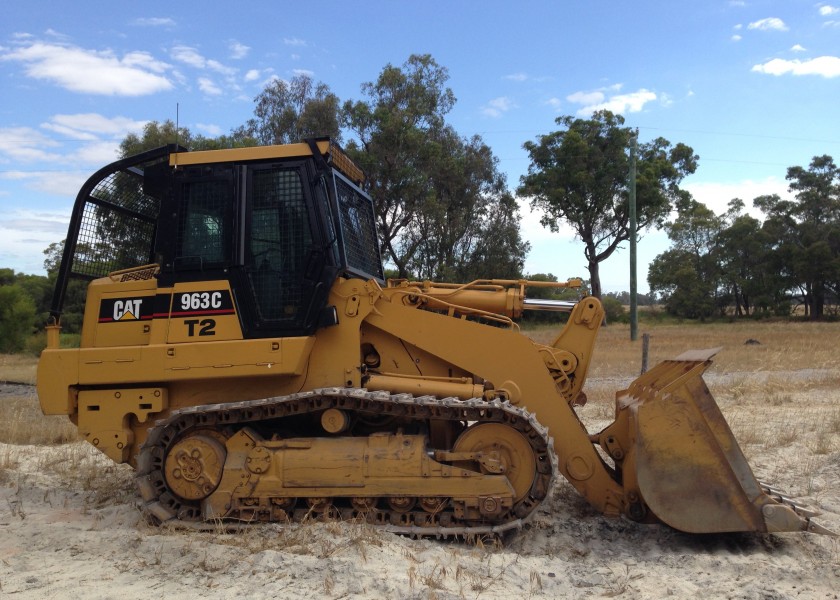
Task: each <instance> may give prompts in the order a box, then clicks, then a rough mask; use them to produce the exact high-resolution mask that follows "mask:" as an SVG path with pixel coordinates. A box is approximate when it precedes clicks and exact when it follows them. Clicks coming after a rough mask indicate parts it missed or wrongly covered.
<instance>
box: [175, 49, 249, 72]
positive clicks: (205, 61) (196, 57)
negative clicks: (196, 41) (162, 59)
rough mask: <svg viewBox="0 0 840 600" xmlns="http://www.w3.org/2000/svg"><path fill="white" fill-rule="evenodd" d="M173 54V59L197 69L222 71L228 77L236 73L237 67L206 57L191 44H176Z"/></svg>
mask: <svg viewBox="0 0 840 600" xmlns="http://www.w3.org/2000/svg"><path fill="white" fill-rule="evenodd" d="M171 56H172V58H173V60H177V61H178V62H182V63H184V64H186V65H189V66H191V67H195V68H196V69H201V70H204V69H209V70H211V71H215V72H216V73H221V74H222V75H225V76H226V77H231V76H233V75H234V74H235V73H236V69H234V68H232V67H228V66H225V65H223V64H222V63H220V62H219V61H217V60H213V59H212V58H205V57H204V56H202V55H201V54H200V53H199V52H198V50H196V49H195V48H193V47H191V46H175V47H174V48H172V51H171Z"/></svg>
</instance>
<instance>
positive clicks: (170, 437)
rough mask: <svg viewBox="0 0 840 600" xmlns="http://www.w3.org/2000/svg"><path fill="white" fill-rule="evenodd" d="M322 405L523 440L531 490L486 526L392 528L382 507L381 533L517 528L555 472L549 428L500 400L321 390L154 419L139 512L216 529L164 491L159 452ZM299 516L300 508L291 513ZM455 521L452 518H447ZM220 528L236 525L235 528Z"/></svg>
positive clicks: (142, 460)
mask: <svg viewBox="0 0 840 600" xmlns="http://www.w3.org/2000/svg"><path fill="white" fill-rule="evenodd" d="M328 408H340V409H343V410H349V411H357V412H362V413H367V414H374V415H380V416H399V417H410V418H411V417H413V418H417V419H421V420H424V419H429V418H432V419H441V420H458V421H469V422H482V423H503V424H505V425H508V426H510V427H512V428H514V429H515V430H517V431H519V432H520V433H521V434H522V435H523V436H524V437H525V439H527V440H528V441H529V443H530V444H531V447H532V449H533V450H534V455H535V458H536V465H537V476H536V477H535V479H534V484H533V485H532V487H531V490H530V492H529V493H528V494H526V495H525V497H524V498H523V499H522V500H520V501H519V502H518V503H517V504H515V505H514V506H513V507H512V508H511V510H509V511H508V512H507V513H505V514H503V515H500V516H499V517H498V518H497V520H496V521H494V522H493V523H492V524H488V523H482V524H472V523H467V522H461V523H458V522H455V523H454V524H453V523H450V524H449V525H447V526H442V525H432V526H418V525H395V524H393V523H390V522H389V521H390V513H391V511H388V510H380V509H377V513H379V514H380V515H382V514H384V515H385V518H383V519H381V520H378V521H377V522H375V523H373V524H374V525H376V526H378V527H379V528H381V529H384V530H386V531H391V532H395V533H400V534H408V535H412V536H421V537H428V536H433V537H450V536H463V537H470V536H482V535H501V534H503V533H506V532H509V531H511V530H514V529H520V528H521V527H522V526H523V525H524V524H525V523H526V522H527V521H528V520H529V519H530V518H531V516H532V515H533V514H534V510H535V509H536V507H537V506H538V505H539V504H540V503H542V501H543V500H545V498H546V497H547V496H548V493H549V492H550V490H551V489H552V484H553V482H554V476H555V473H556V472H557V458H556V456H555V454H554V444H553V440H552V439H551V437H549V435H548V430H547V429H546V428H545V427H543V426H542V425H540V423H539V422H538V421H537V419H536V416H535V415H533V414H531V413H529V412H528V411H526V410H524V409H522V408H519V407H516V406H513V405H511V404H509V403H506V402H501V401H499V400H492V401H485V400H483V399H480V398H473V399H470V400H461V399H459V398H442V399H441V398H436V397H434V396H412V395H410V394H389V393H387V392H369V391H367V390H364V389H357V388H324V389H318V390H313V391H311V392H304V393H300V394H293V395H290V396H278V397H273V398H265V399H261V400H251V401H245V402H236V403H227V404H213V405H205V406H192V407H188V408H183V409H180V410H177V411H174V412H173V413H172V414H171V415H169V417H168V418H166V419H164V420H162V421H158V422H156V423H155V425H154V427H152V428H151V429H149V432H148V436H147V438H146V441H145V443H144V444H143V446H142V447H141V448H140V454H139V455H138V459H137V476H136V481H137V487H138V489H139V491H140V496H141V498H142V500H143V509H144V510H145V511H146V512H147V513H148V514H150V515H152V516H153V517H154V518H155V519H156V520H158V521H159V522H161V523H166V524H172V525H175V526H181V527H187V528H192V529H216V528H218V527H219V523H212V522H211V523H207V522H204V521H202V520H201V514H200V510H199V509H198V507H197V506H193V505H189V504H186V503H182V502H181V501H179V500H178V499H177V498H176V497H175V496H174V495H173V494H171V492H169V491H168V489H167V486H166V483H165V480H164V477H163V464H164V457H165V456H166V452H167V450H168V449H169V447H171V446H172V445H173V444H174V443H175V442H177V441H178V440H179V439H180V438H181V437H183V436H184V435H185V434H187V433H188V432H189V431H190V430H191V429H194V428H201V429H206V428H209V429H218V428H225V427H231V426H234V427H236V426H240V425H242V426H244V425H247V424H248V423H257V422H260V421H263V420H267V419H276V418H282V417H289V416H293V415H300V414H305V413H308V412H314V411H322V410H326V409H328ZM298 512H300V511H298ZM451 519H452V521H454V520H455V517H454V515H452V517H451ZM231 525H233V526H232V527H229V526H228V523H227V522H226V523H225V524H223V525H222V527H224V528H233V529H235V528H237V526H238V523H234V524H231Z"/></svg>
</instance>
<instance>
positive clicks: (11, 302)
mask: <svg viewBox="0 0 840 600" xmlns="http://www.w3.org/2000/svg"><path fill="white" fill-rule="evenodd" d="M34 320H35V303H34V302H33V301H32V299H31V298H30V297H29V296H28V295H27V293H26V291H25V290H24V289H23V288H22V287H21V286H19V285H17V284H12V285H7V284H4V285H0V352H19V351H21V350H23V349H24V348H25V347H26V341H27V339H28V338H29V336H30V335H32V333H33V331H34V327H33V326H32V324H33V322H34Z"/></svg>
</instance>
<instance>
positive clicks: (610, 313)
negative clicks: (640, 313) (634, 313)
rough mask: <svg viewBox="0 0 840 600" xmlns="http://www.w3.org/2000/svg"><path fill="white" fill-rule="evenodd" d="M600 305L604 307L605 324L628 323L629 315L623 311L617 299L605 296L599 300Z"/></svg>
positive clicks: (622, 306)
mask: <svg viewBox="0 0 840 600" xmlns="http://www.w3.org/2000/svg"><path fill="white" fill-rule="evenodd" d="M601 303H602V304H603V305H604V312H605V313H606V318H607V323H629V322H630V313H628V312H627V311H626V310H624V305H623V304H622V303H621V302H619V300H618V299H617V298H615V297H613V296H608V295H605V296H604V297H603V298H601Z"/></svg>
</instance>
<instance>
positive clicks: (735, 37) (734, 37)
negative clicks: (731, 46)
mask: <svg viewBox="0 0 840 600" xmlns="http://www.w3.org/2000/svg"><path fill="white" fill-rule="evenodd" d="M729 39H730V40H732V41H733V42H740V41H741V40H742V39H744V38H742V37H741V36H740V35H738V34H737V33H736V34H735V35H733V36H732V37H731V38H729Z"/></svg>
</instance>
